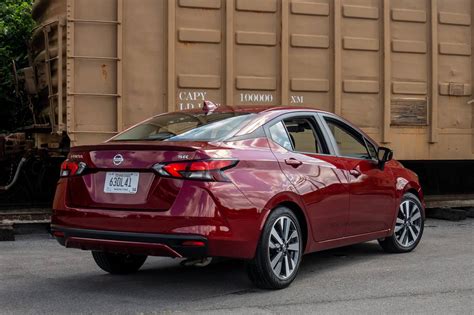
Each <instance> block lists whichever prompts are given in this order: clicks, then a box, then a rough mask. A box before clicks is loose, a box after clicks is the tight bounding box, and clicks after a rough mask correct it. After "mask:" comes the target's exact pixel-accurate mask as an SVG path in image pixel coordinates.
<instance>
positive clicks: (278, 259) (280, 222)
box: [247, 207, 303, 289]
mask: <svg viewBox="0 0 474 315" xmlns="http://www.w3.org/2000/svg"><path fill="white" fill-rule="evenodd" d="M275 234H276V235H275ZM302 254H303V238H302V234H301V228H300V225H299V222H298V219H297V218H296V216H295V214H294V213H293V212H292V211H291V210H290V209H288V208H286V207H278V208H276V209H274V210H273V211H272V212H271V213H270V215H269V216H268V219H267V221H266V223H265V226H264V228H263V231H262V234H261V236H260V240H259V242H258V245H257V250H256V254H255V257H254V259H252V260H251V261H249V262H248V264H247V273H248V276H249V278H250V280H251V281H252V282H253V283H254V284H255V285H256V286H257V287H259V288H262V289H283V288H286V287H287V286H289V285H290V284H291V282H293V280H294V279H295V277H296V274H297V272H298V268H299V266H300V262H301V256H302Z"/></svg>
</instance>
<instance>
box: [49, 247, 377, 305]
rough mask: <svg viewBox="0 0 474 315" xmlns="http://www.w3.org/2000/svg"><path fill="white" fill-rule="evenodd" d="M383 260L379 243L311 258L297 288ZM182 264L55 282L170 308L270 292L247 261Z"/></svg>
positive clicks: (154, 263) (160, 262)
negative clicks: (257, 282)
mask: <svg viewBox="0 0 474 315" xmlns="http://www.w3.org/2000/svg"><path fill="white" fill-rule="evenodd" d="M382 254H383V252H382V251H381V249H380V247H379V246H378V245H377V244H376V243H363V244H357V245H353V246H348V247H343V248H338V249H333V250H327V251H322V252H317V253H312V254H308V255H305V256H304V257H303V261H302V264H301V267H300V271H299V274H298V277H297V278H296V280H295V284H297V282H298V281H299V280H303V279H305V277H307V276H309V274H311V276H314V273H320V274H323V273H325V272H331V271H334V270H335V269H338V268H341V267H343V266H345V265H347V264H351V263H354V262H356V261H363V260H367V259H371V256H377V255H382ZM179 262H180V260H172V259H169V260H164V259H162V258H158V259H157V258H154V257H151V258H149V261H148V262H147V263H146V264H145V265H144V267H143V268H142V269H141V270H140V271H139V272H137V273H135V274H131V275H126V276H113V275H109V274H105V273H104V274H98V273H97V270H96V271H94V272H91V273H87V274H84V273H78V274H69V275H67V276H65V277H62V278H61V279H57V278H56V279H54V280H53V281H56V284H57V285H60V286H62V285H63V284H64V285H66V284H67V290H68V291H69V292H71V291H77V292H78V293H79V292H82V291H83V290H87V291H88V293H91V294H104V292H106V294H107V295H111V294H112V295H113V296H120V295H123V297H129V298H133V297H136V298H152V299H154V300H155V301H156V299H160V300H163V301H166V303H171V302H175V303H180V302H182V301H183V299H184V300H186V301H193V300H205V299H210V298H215V297H219V296H225V295H232V294H234V295H243V294H258V293H266V292H268V291H265V290H259V289H256V288H255V287H254V286H253V285H252V283H251V282H250V280H248V278H247V275H246V267H245V262H244V261H240V260H231V259H228V260H225V259H223V260H219V261H218V262H215V263H212V264H211V265H209V266H206V267H201V268H199V267H183V266H181V265H180V264H179ZM99 272H101V271H99ZM65 278H67V279H65ZM104 290H105V291H104Z"/></svg>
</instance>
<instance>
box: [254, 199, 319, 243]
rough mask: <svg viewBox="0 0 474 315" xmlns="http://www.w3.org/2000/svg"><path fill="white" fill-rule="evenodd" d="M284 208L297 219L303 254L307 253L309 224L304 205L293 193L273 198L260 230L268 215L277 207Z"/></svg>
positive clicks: (309, 236) (310, 231)
mask: <svg viewBox="0 0 474 315" xmlns="http://www.w3.org/2000/svg"><path fill="white" fill-rule="evenodd" d="M281 206H282V207H286V208H288V209H290V210H291V211H292V212H293V213H294V214H295V216H296V218H297V219H298V223H299V224H300V227H301V233H302V234H303V248H304V251H303V252H307V249H308V248H309V245H310V244H309V243H310V238H312V230H311V224H310V222H309V221H308V217H307V215H306V212H305V208H304V205H303V204H302V203H301V202H300V200H299V196H297V195H296V194H294V193H291V192H290V193H288V194H279V195H277V196H275V197H274V198H273V199H272V200H271V201H270V202H269V203H268V204H267V207H265V208H266V209H268V210H267V211H266V213H265V215H264V219H263V220H262V222H261V226H260V230H263V226H264V225H265V223H266V222H267V219H268V216H269V215H270V213H271V212H272V211H273V210H275V209H276V208H278V207H281Z"/></svg>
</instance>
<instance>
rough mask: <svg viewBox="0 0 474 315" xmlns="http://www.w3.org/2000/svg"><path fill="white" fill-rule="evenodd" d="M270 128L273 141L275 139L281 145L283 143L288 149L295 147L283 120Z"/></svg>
mask: <svg viewBox="0 0 474 315" xmlns="http://www.w3.org/2000/svg"><path fill="white" fill-rule="evenodd" d="M268 130H269V131H270V137H271V138H272V140H273V141H275V142H276V143H278V144H279V145H281V146H282V147H284V148H285V149H287V150H288V151H291V150H293V147H292V146H291V140H290V137H289V136H288V133H287V132H286V129H285V126H284V125H283V123H282V122H281V121H279V122H277V123H276V124H273V125H272V126H270V128H268Z"/></svg>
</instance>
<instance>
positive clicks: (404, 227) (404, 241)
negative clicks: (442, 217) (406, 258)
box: [395, 200, 422, 247]
mask: <svg viewBox="0 0 474 315" xmlns="http://www.w3.org/2000/svg"><path fill="white" fill-rule="evenodd" d="M421 225H422V217H421V210H420V208H419V207H418V205H417V204H416V203H415V202H414V201H412V200H405V201H403V202H402V203H401V204H400V208H399V211H398V216H397V222H396V223H395V239H396V241H397V243H398V244H399V245H400V246H402V247H410V246H412V245H413V244H414V243H415V242H416V241H417V240H418V238H419V237H420V233H421Z"/></svg>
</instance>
